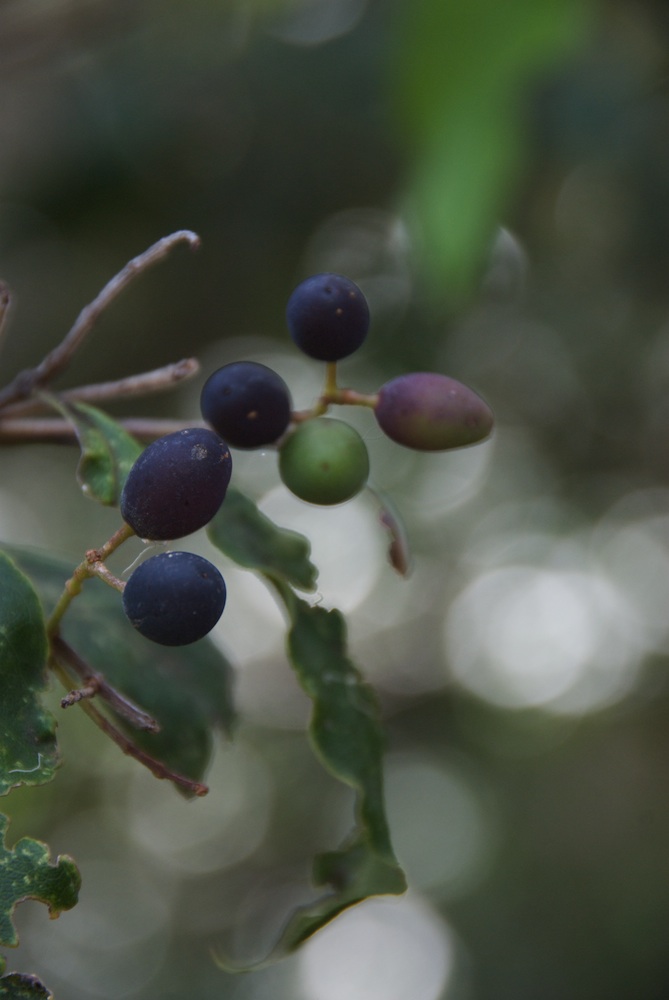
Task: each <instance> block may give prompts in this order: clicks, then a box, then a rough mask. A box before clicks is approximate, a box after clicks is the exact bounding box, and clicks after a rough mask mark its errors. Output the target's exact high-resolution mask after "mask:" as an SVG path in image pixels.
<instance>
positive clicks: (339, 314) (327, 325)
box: [286, 273, 370, 362]
mask: <svg viewBox="0 0 669 1000" xmlns="http://www.w3.org/2000/svg"><path fill="white" fill-rule="evenodd" d="M369 321H370V316H369V306H368V305H367V299H366V298H365V296H364V295H363V293H362V291H361V290H360V288H358V286H357V285H356V284H355V282H353V281H351V279H350V278H346V277H345V276H344V275H342V274H329V273H325V274H314V275H312V276H311V277H310V278H307V279H306V280H305V281H303V282H301V284H299V285H298V286H297V288H296V289H295V290H294V291H293V293H292V294H291V296H290V298H289V299H288V305H287V306H286V323H287V324H288V329H289V331H290V335H291V337H292V338H293V341H294V342H295V344H296V345H297V347H299V348H300V350H301V351H303V352H304V354H307V355H308V356H309V357H310V358H315V359H316V360H317V361H328V362H332V361H340V360H341V359H342V358H346V357H348V356H349V355H350V354H353V352H354V351H357V350H358V348H359V347H360V346H361V345H362V343H363V341H364V340H365V337H366V336H367V331H368V329H369Z"/></svg>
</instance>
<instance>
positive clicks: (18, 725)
mask: <svg viewBox="0 0 669 1000" xmlns="http://www.w3.org/2000/svg"><path fill="white" fill-rule="evenodd" d="M46 660H47V639H46V630H45V626H44V616H43V614H42V609H41V607H40V602H39V599H38V597H37V594H36V593H35V591H34V589H33V587H32V584H31V583H30V581H29V580H28V578H27V577H26V576H24V575H23V573H22V572H21V571H20V570H19V569H18V568H17V566H16V565H15V564H14V562H12V560H11V559H10V558H9V557H8V556H7V555H6V554H5V553H4V552H0V690H1V691H2V698H1V699H0V795H6V794H7V792H8V791H9V790H10V789H11V788H14V787H16V786H17V785H41V784H43V783H44V782H46V781H50V780H51V779H52V778H53V775H54V771H55V769H56V767H57V766H58V763H59V755H58V747H57V745H56V736H55V728H56V723H55V720H54V718H53V716H52V715H51V713H50V712H47V711H46V710H45V709H44V708H43V707H42V705H41V704H40V701H39V695H40V692H41V691H42V690H43V689H44V688H45V687H46V684H47V677H46Z"/></svg>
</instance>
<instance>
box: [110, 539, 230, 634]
mask: <svg viewBox="0 0 669 1000" xmlns="http://www.w3.org/2000/svg"><path fill="white" fill-rule="evenodd" d="M225 598H226V589H225V581H224V580H223V577H222V576H221V574H220V573H219V571H218V570H217V569H216V567H215V566H214V565H213V564H212V563H210V562H209V560H208V559H203V558H202V556H196V555H194V554H193V553H192V552H161V553H160V554H159V555H157V556H152V557H151V559H147V560H146V562H143V563H140V565H139V566H138V567H137V569H136V570H135V571H134V573H133V574H132V576H131V577H130V579H129V580H128V582H127V584H126V585H125V589H124V591H123V610H124V611H125V614H126V616H127V618H128V619H129V621H130V623H131V625H133V626H134V628H136V629H137V631H138V632H140V633H141V634H142V635H143V636H144V637H145V638H147V639H151V641H152V642H158V643H160V644H161V645H162V646H186V645H188V643H191V642H196V641H197V640H198V639H201V638H202V637H203V636H205V635H207V633H208V632H211V630H212V629H213V627H214V625H215V624H216V622H217V621H218V619H219V618H220V617H221V615H222V614H223V608H224V607H225Z"/></svg>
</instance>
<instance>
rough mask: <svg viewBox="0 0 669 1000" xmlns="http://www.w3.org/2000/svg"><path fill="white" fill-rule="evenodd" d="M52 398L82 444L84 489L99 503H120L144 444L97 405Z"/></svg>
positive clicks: (81, 480)
mask: <svg viewBox="0 0 669 1000" xmlns="http://www.w3.org/2000/svg"><path fill="white" fill-rule="evenodd" d="M50 402H51V404H52V405H53V406H54V407H56V409H58V410H59V411H60V412H61V413H62V414H63V416H64V417H66V418H67V419H68V420H69V421H70V423H71V424H72V426H73V427H74V430H75V432H76V435H77V438H78V441H79V444H80V446H81V458H80V459H79V464H78V466H77V479H78V481H79V483H80V485H81V489H82V492H83V493H84V494H85V495H86V496H87V497H90V498H91V499H92V500H97V501H98V502H99V503H102V504H106V505H107V506H109V507H115V506H117V504H118V502H119V500H120V497H121V491H122V489H123V484H124V483H125V480H126V478H127V475H128V473H129V472H130V469H131V468H132V466H133V465H134V463H135V460H136V459H137V457H138V456H139V455H140V454H141V452H142V445H141V444H139V442H138V441H136V440H135V439H134V438H133V437H131V436H130V434H128V433H127V431H125V430H124V429H123V427H121V425H120V424H118V423H117V422H116V421H115V420H112V418H111V417H109V416H108V415H107V414H106V413H104V412H103V411H102V410H98V409H96V407H94V406H89V405H88V404H86V403H68V402H65V401H63V400H59V399H57V398H56V397H51V398H50Z"/></svg>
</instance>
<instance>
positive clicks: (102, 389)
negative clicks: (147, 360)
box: [2, 358, 200, 420]
mask: <svg viewBox="0 0 669 1000" xmlns="http://www.w3.org/2000/svg"><path fill="white" fill-rule="evenodd" d="M199 370H200V362H199V361H198V360H197V358H183V359H182V360H181V361H174V362H173V363H172V364H169V365H164V366H163V367H162V368H154V369H153V370H152V371H150V372H141V373H140V374H139V375H129V376H127V377H126V378H122V379H117V380H115V381H113V382H96V383H93V384H91V385H82V386H78V387H77V388H76V389H66V390H65V391H64V392H59V393H57V398H58V399H62V400H63V401H64V402H66V403H100V402H106V401H107V400H110V399H121V398H126V397H129V396H146V395H148V394H149V393H153V392H166V391H168V390H169V389H172V388H173V387H174V386H175V385H178V384H179V383H180V382H183V381H185V380H186V379H189V378H192V377H193V376H194V375H197V373H198V372H199ZM48 406H49V402H48V400H45V399H40V398H37V399H27V400H23V401H22V402H20V403H13V404H12V405H11V406H5V407H3V409H2V419H3V420H4V419H5V418H8V417H18V416H25V415H26V414H29V413H35V412H39V410H43V409H45V408H47V407H48Z"/></svg>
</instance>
